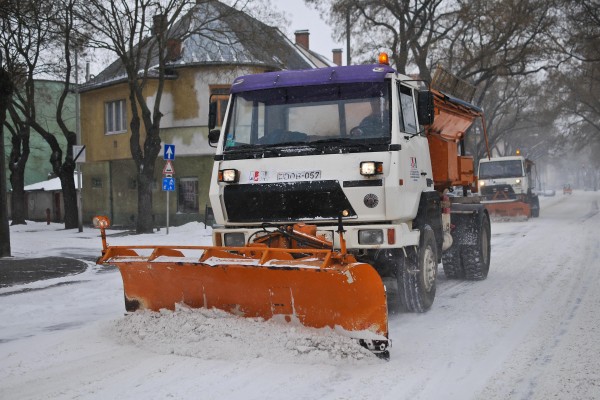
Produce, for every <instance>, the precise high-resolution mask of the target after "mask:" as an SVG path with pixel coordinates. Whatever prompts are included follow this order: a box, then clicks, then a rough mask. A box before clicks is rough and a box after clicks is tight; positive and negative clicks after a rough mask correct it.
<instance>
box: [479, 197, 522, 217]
mask: <svg viewBox="0 0 600 400" xmlns="http://www.w3.org/2000/svg"><path fill="white" fill-rule="evenodd" d="M484 205H485V208H486V209H487V210H488V212H489V213H490V216H491V217H492V218H524V219H528V218H530V217H531V207H529V205H528V204H527V203H524V202H522V201H506V202H498V203H484Z"/></svg>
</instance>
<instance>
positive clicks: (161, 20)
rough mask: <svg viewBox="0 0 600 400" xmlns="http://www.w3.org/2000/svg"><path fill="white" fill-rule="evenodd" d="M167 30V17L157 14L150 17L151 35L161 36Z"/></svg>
mask: <svg viewBox="0 0 600 400" xmlns="http://www.w3.org/2000/svg"><path fill="white" fill-rule="evenodd" d="M166 29H167V16H166V15H162V14H157V15H154V16H153V17H152V29H151V32H152V34H153V35H156V36H158V35H162V34H163V33H165V31H166Z"/></svg>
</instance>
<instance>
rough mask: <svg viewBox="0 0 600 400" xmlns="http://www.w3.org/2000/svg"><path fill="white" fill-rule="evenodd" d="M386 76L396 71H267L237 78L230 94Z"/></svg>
mask: <svg viewBox="0 0 600 400" xmlns="http://www.w3.org/2000/svg"><path fill="white" fill-rule="evenodd" d="M389 73H396V70H395V69H393V68H392V67H390V66H389V65H381V64H369V65H351V66H344V67H327V68H316V69H304V70H292V71H275V72H267V73H264V74H254V75H245V76H240V77H239V78H236V79H235V80H234V81H233V84H232V85H231V93H239V92H246V91H249V90H260V89H274V88H278V87H287V86H312V85H324V84H325V85H326V84H336V83H352V82H383V80H384V78H385V75H386V74H389Z"/></svg>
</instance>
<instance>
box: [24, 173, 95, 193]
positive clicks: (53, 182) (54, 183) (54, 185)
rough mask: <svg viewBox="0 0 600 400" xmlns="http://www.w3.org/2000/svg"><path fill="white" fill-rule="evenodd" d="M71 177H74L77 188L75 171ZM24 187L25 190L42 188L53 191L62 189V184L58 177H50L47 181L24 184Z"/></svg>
mask: <svg viewBox="0 0 600 400" xmlns="http://www.w3.org/2000/svg"><path fill="white" fill-rule="evenodd" d="M82 176H83V175H82ZM73 179H75V187H76V188H77V189H79V180H78V179H77V173H74V174H73ZM82 183H83V182H82ZM24 189H25V191H26V192H33V191H36V190H44V191H46V192H53V191H57V190H62V186H61V184H60V179H59V178H52V179H48V180H47V181H42V182H38V183H32V184H31V185H27V186H25V188H24Z"/></svg>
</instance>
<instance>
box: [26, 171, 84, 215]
mask: <svg viewBox="0 0 600 400" xmlns="http://www.w3.org/2000/svg"><path fill="white" fill-rule="evenodd" d="M73 179H74V180H75V188H76V189H78V190H79V183H78V181H79V179H78V177H77V173H75V174H73ZM81 186H83V184H82V185H81ZM25 201H26V203H27V207H26V212H27V215H26V218H27V219H28V220H31V221H47V220H49V221H51V222H63V221H64V217H65V209H64V202H63V195H62V187H61V184H60V179H59V178H51V179H48V180H45V181H41V182H38V183H33V184H31V185H27V186H25Z"/></svg>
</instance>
